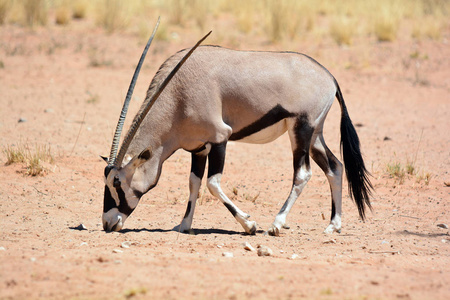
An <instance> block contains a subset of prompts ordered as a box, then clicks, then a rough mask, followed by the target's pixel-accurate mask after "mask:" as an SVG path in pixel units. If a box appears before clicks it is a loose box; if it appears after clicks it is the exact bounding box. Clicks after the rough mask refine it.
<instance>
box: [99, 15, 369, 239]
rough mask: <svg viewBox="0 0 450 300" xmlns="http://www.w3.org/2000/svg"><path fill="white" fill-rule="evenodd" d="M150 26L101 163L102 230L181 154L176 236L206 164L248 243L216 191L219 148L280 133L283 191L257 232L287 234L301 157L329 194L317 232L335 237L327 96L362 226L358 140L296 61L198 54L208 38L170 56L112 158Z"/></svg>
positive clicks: (250, 224) (113, 226) (337, 211)
mask: <svg viewBox="0 0 450 300" xmlns="http://www.w3.org/2000/svg"><path fill="white" fill-rule="evenodd" d="M158 23H159V20H158ZM158 23H157V25H156V26H155V29H154V31H153V35H152V36H151V37H150V39H149V41H148V43H147V45H146V47H145V50H144V52H143V54H142V56H141V59H140V61H139V64H138V66H137V67H136V70H135V73H134V76H133V79H132V81H131V84H130V87H129V90H128V93H127V96H126V99H125V103H124V107H123V109H122V112H121V116H120V119H119V122H118V124H117V128H116V133H115V135H114V140H113V143H112V147H111V153H110V156H109V158H108V159H106V158H105V160H106V161H107V163H108V166H107V167H106V168H105V185H106V186H105V194H104V207H103V228H104V230H105V231H119V230H121V229H122V228H123V225H124V222H125V220H126V219H127V217H128V216H129V215H130V214H131V213H132V212H133V210H134V209H135V208H136V206H137V205H138V202H139V200H140V198H141V197H142V195H144V194H145V193H147V192H148V191H149V190H151V189H152V188H153V187H154V186H156V184H157V182H158V179H159V178H160V175H161V169H162V165H163V163H164V161H165V160H166V159H168V158H169V157H170V156H171V155H172V154H173V153H174V152H175V151H177V150H178V149H184V150H186V151H188V152H190V153H191V156H192V163H191V174H190V178H189V190H190V196H189V202H188V204H187V209H186V213H185V215H184V218H183V220H182V222H181V224H180V225H179V226H177V230H179V231H181V232H189V231H190V230H191V225H192V219H193V216H194V210H195V204H196V200H197V197H198V194H199V190H200V185H201V181H202V178H203V175H204V171H205V165H206V161H207V160H208V175H207V187H208V189H209V191H210V192H211V194H212V195H214V196H215V197H217V198H218V199H220V201H221V202H222V203H223V204H224V205H225V206H226V208H227V209H228V210H229V211H230V212H231V214H232V215H233V216H234V217H235V218H236V220H237V221H238V222H239V223H240V224H241V225H242V227H243V228H244V230H245V232H246V233H248V234H255V232H256V228H257V227H256V222H255V221H251V220H249V215H248V214H246V213H245V212H243V211H242V210H240V209H239V208H238V207H237V206H236V205H235V204H234V203H233V202H232V201H231V200H230V199H229V198H228V197H227V196H226V195H225V193H224V192H223V191H222V189H221V186H220V181H221V177H222V171H223V168H224V163H225V151H226V145H227V142H228V141H241V142H247V143H257V144H261V143H268V142H271V141H273V140H275V139H276V138H278V137H279V136H281V135H282V134H283V133H285V132H286V131H287V132H288V134H289V138H290V142H291V146H292V152H293V165H294V174H293V175H294V176H293V177H294V178H293V184H292V189H291V191H290V194H289V196H288V198H287V200H286V202H285V203H284V205H283V206H282V207H281V210H280V211H279V213H278V214H277V215H276V217H275V220H274V222H273V224H272V225H271V226H270V228H269V229H268V231H267V233H268V234H270V235H275V236H278V235H279V234H280V230H281V228H288V227H287V225H286V217H287V215H288V213H289V211H290V210H291V208H292V206H293V205H294V202H295V201H296V199H297V198H298V197H299V195H300V193H301V192H302V190H303V188H304V187H305V185H306V184H307V182H308V180H309V179H310V178H311V168H310V156H311V157H312V159H313V160H314V161H315V162H316V163H317V164H318V165H319V167H320V168H321V169H322V170H323V172H324V173H325V175H326V177H327V178H328V182H329V184H330V189H331V200H332V201H331V221H330V224H329V225H328V227H327V228H326V229H325V232H326V233H332V232H335V231H337V232H340V230H341V214H342V175H343V166H342V164H341V163H340V162H339V160H338V159H337V158H336V157H335V156H334V155H333V153H332V152H331V151H330V149H329V148H328V147H327V145H326V144H325V140H324V138H323V134H322V131H323V125H324V121H325V118H326V116H327V113H328V111H329V109H330V107H331V105H332V103H333V101H334V98H335V97H336V98H337V100H338V103H339V105H340V109H341V125H340V132H341V141H340V143H341V151H342V153H343V159H344V166H345V172H346V175H347V180H348V188H349V194H350V196H351V197H352V198H353V199H354V201H355V203H356V205H357V207H358V211H359V215H360V217H361V218H362V219H363V220H364V218H365V210H366V206H367V207H369V208H371V204H370V200H369V196H370V194H371V190H372V185H371V183H370V181H369V178H368V177H369V173H368V171H367V170H366V167H365V165H364V161H363V158H362V155H361V151H360V143H359V138H358V135H357V133H356V130H355V128H354V126H353V124H352V122H351V120H350V117H349V114H348V112H347V108H346V105H345V103H344V98H343V97H342V93H341V90H340V88H339V85H338V83H337V81H336V79H335V78H334V77H333V75H331V73H330V72H329V71H328V70H327V69H325V68H324V67H323V66H322V65H320V64H319V63H318V62H317V61H315V60H314V59H312V58H311V57H308V56H306V55H304V54H300V53H294V52H259V51H235V50H230V49H226V48H222V47H218V46H201V47H198V46H199V44H200V43H201V42H202V41H203V40H204V39H205V38H206V37H207V36H208V35H209V34H210V33H211V32H210V33H208V34H207V35H206V36H205V37H204V38H203V39H201V40H200V41H199V42H198V43H197V44H196V45H195V46H194V47H193V48H191V49H185V50H182V51H179V52H178V53H176V54H175V55H173V56H171V57H170V58H169V59H167V60H166V61H165V62H164V63H163V64H162V65H161V67H160V68H159V70H158V72H157V73H156V75H155V77H154V78H153V80H152V82H151V84H150V87H149V89H148V91H147V96H146V98H145V100H144V102H143V104H142V106H141V108H140V110H139V112H138V113H137V115H136V116H135V118H134V120H133V122H132V125H131V127H130V129H129V131H128V133H127V135H126V137H125V138H124V140H123V142H122V146H121V148H120V151H118V145H119V140H120V134H121V131H122V127H123V123H124V119H125V116H126V112H127V108H128V104H129V101H130V99H131V95H132V92H133V89H134V85H135V83H136V80H137V76H138V74H139V70H140V68H141V66H142V62H143V60H144V57H145V55H146V52H147V50H148V48H149V46H150V44H151V41H152V39H153V36H154V34H155V32H156V30H157V27H158ZM197 47H198V48H197ZM194 50H195V52H194ZM188 58H189V59H188ZM156 100H157V101H156ZM117 153H118V154H117Z"/></svg>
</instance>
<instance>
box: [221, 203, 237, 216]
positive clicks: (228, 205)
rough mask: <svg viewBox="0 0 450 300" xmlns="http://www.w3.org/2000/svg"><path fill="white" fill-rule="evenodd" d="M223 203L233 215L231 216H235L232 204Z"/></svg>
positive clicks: (235, 212)
mask: <svg viewBox="0 0 450 300" xmlns="http://www.w3.org/2000/svg"><path fill="white" fill-rule="evenodd" d="M223 204H224V205H225V206H226V208H228V210H229V211H230V213H231V214H232V215H233V217H236V215H237V211H236V209H235V208H234V207H233V206H232V205H230V204H228V203H226V202H224V203H223Z"/></svg>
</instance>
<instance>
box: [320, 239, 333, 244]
mask: <svg viewBox="0 0 450 300" xmlns="http://www.w3.org/2000/svg"><path fill="white" fill-rule="evenodd" d="M323 243H324V244H336V240H335V239H331V240H328V241H325V242H323Z"/></svg>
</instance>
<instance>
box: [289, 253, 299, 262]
mask: <svg viewBox="0 0 450 300" xmlns="http://www.w3.org/2000/svg"><path fill="white" fill-rule="evenodd" d="M297 258H298V254H295V253H294V254H292V255H291V257H289V259H292V260H294V259H297Z"/></svg>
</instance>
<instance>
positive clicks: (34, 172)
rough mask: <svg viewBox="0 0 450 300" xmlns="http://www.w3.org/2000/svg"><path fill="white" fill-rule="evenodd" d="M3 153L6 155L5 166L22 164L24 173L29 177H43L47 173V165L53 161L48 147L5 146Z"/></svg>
mask: <svg viewBox="0 0 450 300" xmlns="http://www.w3.org/2000/svg"><path fill="white" fill-rule="evenodd" d="M3 153H4V154H5V155H6V163H5V164H6V165H11V164H17V163H20V164H24V170H25V171H24V173H25V174H26V175H29V176H38V175H45V174H46V173H47V172H48V171H49V168H48V164H53V163H54V161H55V160H54V157H53V155H52V153H51V149H50V146H49V145H35V146H34V147H30V146H29V145H28V144H19V145H16V146H7V147H5V148H4V149H3Z"/></svg>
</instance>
